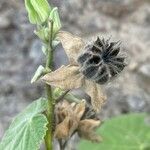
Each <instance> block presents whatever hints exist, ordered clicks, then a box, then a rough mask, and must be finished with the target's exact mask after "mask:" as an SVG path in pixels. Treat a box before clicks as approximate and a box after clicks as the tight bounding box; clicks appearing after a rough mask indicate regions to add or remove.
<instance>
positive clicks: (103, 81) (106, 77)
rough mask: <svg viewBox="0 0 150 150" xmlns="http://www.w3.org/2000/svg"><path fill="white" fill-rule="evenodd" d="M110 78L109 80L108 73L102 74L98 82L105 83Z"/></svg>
mask: <svg viewBox="0 0 150 150" xmlns="http://www.w3.org/2000/svg"><path fill="white" fill-rule="evenodd" d="M108 80H109V75H108V74H106V75H104V76H102V77H101V78H100V79H99V80H97V81H96V83H98V84H105V83H106V82H108Z"/></svg>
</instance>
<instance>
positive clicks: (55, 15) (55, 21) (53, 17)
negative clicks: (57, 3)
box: [49, 7, 61, 33]
mask: <svg viewBox="0 0 150 150" xmlns="http://www.w3.org/2000/svg"><path fill="white" fill-rule="evenodd" d="M49 18H50V19H51V20H53V30H54V31H53V32H54V33H57V32H58V31H59V30H60V28H61V22H60V18H59V14H58V8H57V7H55V8H53V9H52V11H51V13H50V16H49Z"/></svg>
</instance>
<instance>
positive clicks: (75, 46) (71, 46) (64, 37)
mask: <svg viewBox="0 0 150 150" xmlns="http://www.w3.org/2000/svg"><path fill="white" fill-rule="evenodd" d="M57 36H58V39H59V40H60V42H61V43H62V46H63V48H64V50H65V52H66V54H67V56H68V58H69V60H70V63H71V64H77V58H78V56H79V54H80V52H81V51H82V49H83V48H84V46H85V43H84V41H83V40H82V39H81V38H80V37H77V36H75V35H73V34H71V33H69V32H65V31H60V32H59V33H58V35H57Z"/></svg>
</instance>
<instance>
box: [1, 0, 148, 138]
mask: <svg viewBox="0 0 150 150" xmlns="http://www.w3.org/2000/svg"><path fill="white" fill-rule="evenodd" d="M49 2H50V3H52V4H53V5H55V6H57V7H59V12H60V16H61V19H62V25H63V29H64V30H66V31H69V32H72V33H74V34H76V35H79V36H81V37H83V38H84V39H86V40H89V41H90V40H91V39H94V38H96V36H100V37H105V38H109V37H111V38H112V39H115V40H116V39H117V40H121V41H122V44H123V49H124V50H125V51H126V52H127V54H128V56H129V65H128V67H127V68H126V70H125V71H124V72H123V73H122V74H121V75H120V76H119V77H118V78H117V79H116V80H114V81H113V82H111V83H109V84H107V85H106V86H104V88H105V91H106V94H107V96H108V100H107V103H106V104H105V106H104V107H103V110H102V112H101V117H102V119H106V118H110V117H113V116H117V115H120V114H125V113H130V112H150V0H51V1H49ZM34 28H35V27H34V26H33V25H31V24H30V23H29V21H28V18H27V12H26V10H25V7H24V1H23V0H18V1H17V0H0V139H1V138H2V136H3V134H4V131H5V130H6V129H7V127H8V125H9V124H10V122H11V121H12V118H13V117H14V116H16V114H18V113H19V112H20V111H22V109H24V108H25V107H26V106H27V105H28V104H29V103H31V102H32V101H33V100H35V99H36V98H39V97H40V96H41V95H43V87H42V86H41V83H40V82H38V83H36V84H33V85H31V84H30V80H31V78H32V75H33V74H34V72H35V70H36V69H37V67H38V66H39V65H40V64H42V62H44V55H43V54H42V52H41V43H40V41H39V40H38V38H37V37H36V36H35V35H34V34H33V30H34ZM56 57H57V58H58V57H59V58H60V61H59V62H58V61H57V62H55V64H56V65H57V66H60V63H61V62H62V63H64V64H66V63H67V58H66V55H65V54H64V52H63V50H62V47H61V46H59V47H58V48H57V50H56Z"/></svg>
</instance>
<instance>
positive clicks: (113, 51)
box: [108, 47, 120, 57]
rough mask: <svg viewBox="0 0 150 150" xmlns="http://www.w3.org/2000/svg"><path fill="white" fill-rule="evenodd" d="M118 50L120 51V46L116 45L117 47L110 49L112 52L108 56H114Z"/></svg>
mask: <svg viewBox="0 0 150 150" xmlns="http://www.w3.org/2000/svg"><path fill="white" fill-rule="evenodd" d="M119 51H120V48H119V47H118V48H117V49H114V50H112V52H111V53H110V54H109V55H108V56H109V57H115V56H117V55H118V53H119Z"/></svg>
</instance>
